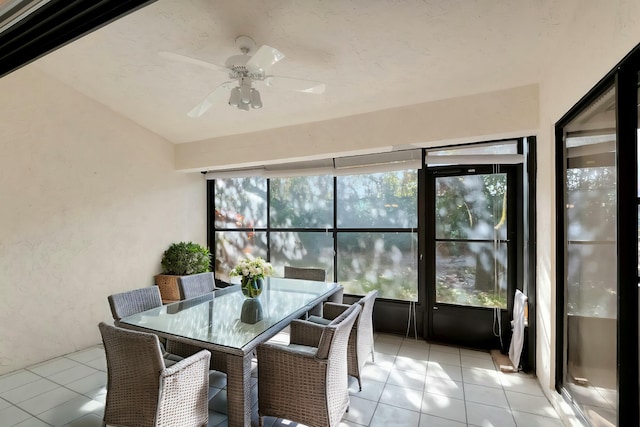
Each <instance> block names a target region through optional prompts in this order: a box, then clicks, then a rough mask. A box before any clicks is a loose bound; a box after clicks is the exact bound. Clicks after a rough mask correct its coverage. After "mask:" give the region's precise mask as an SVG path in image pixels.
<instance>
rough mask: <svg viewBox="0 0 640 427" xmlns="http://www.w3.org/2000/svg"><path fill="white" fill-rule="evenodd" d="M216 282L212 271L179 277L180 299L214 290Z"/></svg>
mask: <svg viewBox="0 0 640 427" xmlns="http://www.w3.org/2000/svg"><path fill="white" fill-rule="evenodd" d="M215 288H216V282H215V279H214V277H213V273H212V272H206V273H199V274H191V275H189V276H180V277H178V291H179V292H180V299H190V298H195V297H199V296H200V295H204V294H208V293H209V292H213V291H214V289H215Z"/></svg>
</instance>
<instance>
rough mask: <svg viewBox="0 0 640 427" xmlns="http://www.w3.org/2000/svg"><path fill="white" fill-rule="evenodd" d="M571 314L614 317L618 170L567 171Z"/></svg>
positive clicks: (582, 169)
mask: <svg viewBox="0 0 640 427" xmlns="http://www.w3.org/2000/svg"><path fill="white" fill-rule="evenodd" d="M566 178H567V183H566V188H567V190H566V191H567V195H566V200H567V209H566V215H567V241H568V245H567V313H568V314H569V315H579V316H588V317H606V318H616V312H617V308H616V307H617V291H616V283H617V269H616V258H617V255H616V187H615V183H616V176H615V167H614V166H608V167H607V166H602V167H589V168H574V169H569V170H567V175H566Z"/></svg>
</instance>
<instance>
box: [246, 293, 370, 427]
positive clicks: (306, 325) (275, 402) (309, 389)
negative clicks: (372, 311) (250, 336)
mask: <svg viewBox="0 0 640 427" xmlns="http://www.w3.org/2000/svg"><path fill="white" fill-rule="evenodd" d="M360 310H361V306H360V305H359V304H353V305H352V306H350V307H349V308H348V309H347V310H345V311H344V312H343V313H342V314H341V315H340V316H338V317H336V318H335V319H334V320H333V321H332V322H331V323H329V324H328V325H319V324H316V323H312V322H307V321H304V320H298V319H296V320H294V321H293V322H291V338H290V343H289V345H288V346H287V345H282V344H276V343H263V344H260V345H258V347H257V352H258V416H259V420H260V422H259V424H260V427H262V426H263V425H264V417H265V416H271V417H277V418H284V419H287V420H291V421H295V422H298V423H301V424H306V425H308V426H311V427H334V426H337V425H338V424H339V423H340V420H341V419H342V416H343V415H344V413H345V411H347V410H348V409H349V390H348V380H347V371H348V369H347V345H348V343H349V335H350V333H351V329H352V328H353V324H354V323H355V321H356V319H357V317H358V314H359V313H360Z"/></svg>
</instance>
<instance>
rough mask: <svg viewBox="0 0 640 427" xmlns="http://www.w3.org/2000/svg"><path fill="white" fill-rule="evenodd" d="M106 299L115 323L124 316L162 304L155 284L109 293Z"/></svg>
mask: <svg viewBox="0 0 640 427" xmlns="http://www.w3.org/2000/svg"><path fill="white" fill-rule="evenodd" d="M107 299H108V300H109V307H111V314H112V315H113V319H114V320H115V321H116V324H118V322H119V321H120V319H122V318H124V317H127V316H131V315H134V314H136V313H140V312H142V311H147V310H151V309H152V308H156V307H160V306H161V305H162V297H161V296H160V289H159V288H158V287H157V286H150V287H148V288H140V289H134V290H133V291H127V292H121V293H119V294H113V295H109V296H108V297H107Z"/></svg>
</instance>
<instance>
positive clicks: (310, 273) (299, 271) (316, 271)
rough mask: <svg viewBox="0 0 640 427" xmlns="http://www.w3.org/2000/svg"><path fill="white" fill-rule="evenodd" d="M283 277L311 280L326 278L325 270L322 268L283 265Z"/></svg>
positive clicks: (321, 280)
mask: <svg viewBox="0 0 640 427" xmlns="http://www.w3.org/2000/svg"><path fill="white" fill-rule="evenodd" d="M284 277H285V278H287V279H302V280H313V281H315V282H324V281H326V279H327V272H326V271H324V269H323V268H311V267H290V266H288V265H285V266H284Z"/></svg>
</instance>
